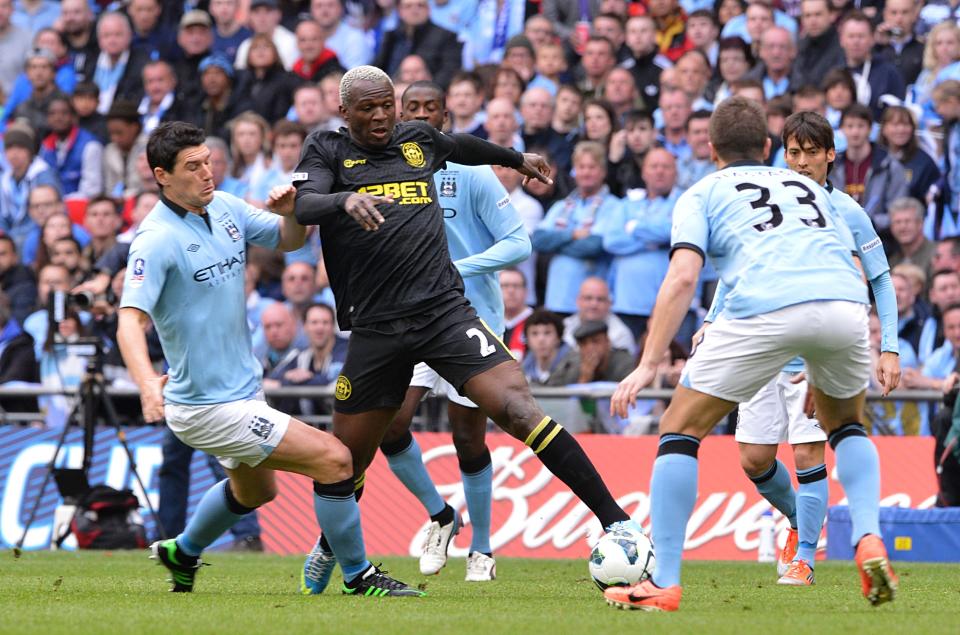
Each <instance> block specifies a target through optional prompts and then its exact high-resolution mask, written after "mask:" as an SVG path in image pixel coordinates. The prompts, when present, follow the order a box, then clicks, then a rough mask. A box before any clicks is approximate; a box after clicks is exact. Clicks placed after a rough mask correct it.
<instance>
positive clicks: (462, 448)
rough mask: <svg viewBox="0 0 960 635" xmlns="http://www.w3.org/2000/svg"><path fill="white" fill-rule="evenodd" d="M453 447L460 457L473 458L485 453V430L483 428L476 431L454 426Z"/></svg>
mask: <svg viewBox="0 0 960 635" xmlns="http://www.w3.org/2000/svg"><path fill="white" fill-rule="evenodd" d="M453 447H454V448H455V449H456V451H457V457H458V458H460V459H472V458H474V457H477V456H479V455H481V454H483V450H484V448H486V443H485V442H484V431H483V430H482V429H481V430H479V431H476V430H466V429H462V428H461V429H457V428H454V429H453Z"/></svg>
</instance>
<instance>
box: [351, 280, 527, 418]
mask: <svg viewBox="0 0 960 635" xmlns="http://www.w3.org/2000/svg"><path fill="white" fill-rule="evenodd" d="M513 359H514V358H513V355H511V354H510V351H509V350H508V349H507V347H506V346H504V344H503V342H501V341H500V338H499V337H497V336H496V335H494V333H493V332H492V331H491V330H490V329H489V328H488V327H487V325H486V324H485V323H484V322H483V321H482V320H481V319H480V318H479V317H477V312H476V311H475V310H474V308H473V307H472V306H470V305H469V304H468V303H466V301H465V300H464V299H463V297H462V296H460V297H459V299H457V300H455V301H453V302H447V301H445V302H441V303H440V304H439V306H437V307H436V309H433V310H430V311H426V312H424V313H422V314H420V315H416V316H411V317H404V318H398V319H395V320H389V321H387V322H383V323H379V324H375V325H372V326H371V327H356V328H354V329H353V330H352V331H351V334H350V345H349V348H348V349H347V359H346V361H345V362H344V364H343V370H342V371H341V373H340V376H339V377H338V378H337V383H336V389H335V391H334V396H335V397H336V399H335V402H334V408H335V409H336V411H337V412H342V413H346V414H356V413H359V412H366V411H368V410H375V409H378V408H399V407H400V405H401V404H402V403H403V398H404V396H405V395H406V392H407V388H408V387H409V385H410V379H411V378H412V377H413V367H414V366H415V365H416V364H417V363H418V362H425V363H427V364H429V365H430V367H431V368H433V369H434V370H435V371H437V373H438V374H439V375H440V376H441V377H443V378H444V379H445V380H447V381H448V382H450V385H451V386H453V387H454V388H456V390H457V392H459V393H460V394H464V393H463V386H464V384H466V383H467V380H469V379H470V378H471V377H473V376H474V375H478V374H480V373H482V372H483V371H485V370H489V369H491V368H493V367H494V366H497V365H499V364H502V363H503V362H506V361H512V360H513Z"/></svg>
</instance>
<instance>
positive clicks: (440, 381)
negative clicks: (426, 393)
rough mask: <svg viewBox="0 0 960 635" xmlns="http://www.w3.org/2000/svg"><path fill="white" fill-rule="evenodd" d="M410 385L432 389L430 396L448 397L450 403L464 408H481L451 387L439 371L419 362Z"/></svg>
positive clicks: (414, 368)
mask: <svg viewBox="0 0 960 635" xmlns="http://www.w3.org/2000/svg"><path fill="white" fill-rule="evenodd" d="M410 385H411V386H419V387H421V388H428V389H430V394H431V395H433V396H434V397H446V398H447V399H448V400H449V401H452V402H453V403H455V404H457V405H458V406H463V407H464V408H478V407H479V406H477V404H475V403H473V402H472V401H470V400H469V399H467V398H466V397H464V396H463V395H461V394H460V393H458V392H457V389H456V388H454V387H453V386H451V385H450V382H448V381H447V380H446V379H444V378H443V377H441V376H440V375H439V374H438V373H437V371H435V370H433V369H432V368H430V367H429V366H428V365H427V364H425V363H424V362H418V363H417V365H416V366H414V367H413V379H411V380H410Z"/></svg>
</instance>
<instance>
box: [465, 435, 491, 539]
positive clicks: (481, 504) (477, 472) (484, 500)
mask: <svg viewBox="0 0 960 635" xmlns="http://www.w3.org/2000/svg"><path fill="white" fill-rule="evenodd" d="M460 478H461V479H462V480H463V495H464V498H466V499H467V511H468V512H469V513H470V533H471V538H470V551H471V552H472V551H479V552H480V553H485V554H487V555H490V554H491V553H493V551H492V549H491V548H490V506H491V504H492V500H493V464H492V463H491V462H490V450H488V449H486V448H484V450H483V454H482V455H480V456H479V457H477V458H475V459H470V460H465V461H464V460H461V461H460Z"/></svg>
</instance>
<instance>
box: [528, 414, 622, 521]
mask: <svg viewBox="0 0 960 635" xmlns="http://www.w3.org/2000/svg"><path fill="white" fill-rule="evenodd" d="M524 443H526V445H527V446H528V447H529V448H530V449H532V450H533V452H534V454H536V455H537V457H538V458H539V459H540V460H541V461H542V462H543V464H544V465H545V466H546V467H547V469H548V470H550V471H551V472H553V475H554V476H556V477H557V478H559V479H560V480H561V481H563V482H564V483H565V484H566V485H567V487H569V488H570V489H571V490H572V491H573V493H574V494H576V496H577V498H579V499H580V500H581V501H582V502H583V504H584V505H586V506H587V507H589V508H590V511H592V512H593V513H594V514H595V515H596V516H597V518H598V519H599V520H600V524H601V525H603V526H604V527H609V526H610V525H612V524H613V523H615V522H618V521H621V520H629V519H630V516H628V515H627V513H626V512H625V511H623V509H621V508H620V506H619V505H617V501H615V500H614V499H613V496H611V495H610V490H608V489H607V486H606V485H605V484H604V482H603V479H601V478H600V474H599V473H597V468H595V467H594V466H593V463H591V462H590V458H589V457H587V454H586V453H585V452H584V451H583V448H581V447H580V444H579V443H577V441H576V439H574V438H573V436H571V435H570V433H569V432H567V431H566V430H564V429H563V426H561V425H560V424H559V423H557V422H556V421H554V420H553V419H551V418H550V417H544V418H543V419H542V420H541V421H540V423H539V424H537V426H536V427H535V428H534V429H533V431H532V432H531V433H530V434H529V435H528V436H527V438H526V440H525V441H524Z"/></svg>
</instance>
